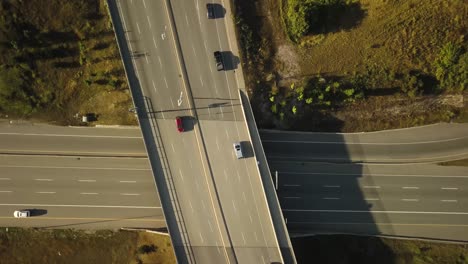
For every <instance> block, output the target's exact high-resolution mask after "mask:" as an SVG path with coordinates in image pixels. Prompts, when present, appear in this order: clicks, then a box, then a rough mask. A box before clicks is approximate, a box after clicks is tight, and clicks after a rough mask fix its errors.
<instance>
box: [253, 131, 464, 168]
mask: <svg viewBox="0 0 468 264" xmlns="http://www.w3.org/2000/svg"><path fill="white" fill-rule="evenodd" d="M447 131H450V132H447ZM466 135H468V124H435V125H430V126H423V127H416V128H410V129H397V130H387V131H380V132H371V133H350V134H340V133H307V132H304V133H303V132H284V131H283V132H282V131H268V130H265V131H261V137H262V142H263V145H264V148H265V152H266V153H267V156H268V158H269V159H270V160H286V159H287V160H291V161H326V162H363V163H366V162H367V163H417V162H438V161H445V160H454V159H462V158H465V157H468V136H466Z"/></svg>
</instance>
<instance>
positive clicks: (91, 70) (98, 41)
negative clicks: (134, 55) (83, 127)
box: [0, 0, 136, 124]
mask: <svg viewBox="0 0 468 264" xmlns="http://www.w3.org/2000/svg"><path fill="white" fill-rule="evenodd" d="M0 13H1V14H2V15H1V16H0V65H1V66H0V115H1V117H5V116H7V115H8V116H9V118H33V119H39V120H45V121H51V122H58V123H59V124H77V123H78V121H79V119H77V118H75V117H74V116H75V114H79V115H83V114H86V113H95V114H96V115H97V117H98V121H97V123H101V124H136V119H135V117H134V115H132V114H130V113H129V112H128V110H129V108H131V107H132V102H131V98H130V95H129V90H128V86H127V82H126V77H125V73H124V69H123V66H122V62H121V59H120V54H119V52H118V49H117V44H116V41H115V38H114V32H113V28H112V24H111V22H110V18H109V16H108V13H107V9H106V6H105V0H80V1H65V0H34V1H20V0H11V1H2V3H1V4H0Z"/></svg>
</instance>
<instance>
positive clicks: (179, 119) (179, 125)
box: [175, 116, 184, 132]
mask: <svg viewBox="0 0 468 264" xmlns="http://www.w3.org/2000/svg"><path fill="white" fill-rule="evenodd" d="M175 122H176V125H177V131H179V132H184V123H183V122H182V117H180V116H178V117H176V118H175Z"/></svg>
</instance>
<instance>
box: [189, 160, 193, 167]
mask: <svg viewBox="0 0 468 264" xmlns="http://www.w3.org/2000/svg"><path fill="white" fill-rule="evenodd" d="M189 164H190V168H193V164H192V160H191V159H189Z"/></svg>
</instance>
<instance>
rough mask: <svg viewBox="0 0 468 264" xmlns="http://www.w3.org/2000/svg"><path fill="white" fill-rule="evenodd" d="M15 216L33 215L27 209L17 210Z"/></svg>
mask: <svg viewBox="0 0 468 264" xmlns="http://www.w3.org/2000/svg"><path fill="white" fill-rule="evenodd" d="M13 216H14V217H16V218H25V217H30V216H31V212H29V211H27V210H25V211H15V212H14V213H13Z"/></svg>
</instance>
